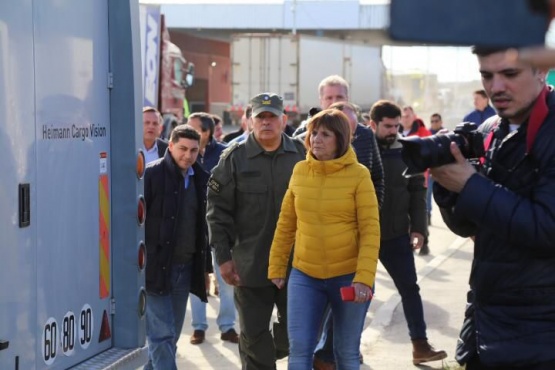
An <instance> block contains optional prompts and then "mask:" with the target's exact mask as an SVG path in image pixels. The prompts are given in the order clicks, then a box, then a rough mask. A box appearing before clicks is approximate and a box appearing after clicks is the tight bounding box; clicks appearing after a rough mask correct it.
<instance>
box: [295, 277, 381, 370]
mask: <svg viewBox="0 0 555 370" xmlns="http://www.w3.org/2000/svg"><path fill="white" fill-rule="evenodd" d="M353 278H354V274H348V275H342V276H337V277H334V278H330V279H316V278H313V277H310V276H308V275H306V274H304V273H303V272H301V271H299V270H297V269H295V268H293V270H292V271H291V275H290V276H289V281H288V286H287V289H288V295H287V317H288V325H287V328H288V331H289V343H290V347H289V367H288V370H310V369H312V358H313V353H314V348H315V347H316V343H317V341H318V334H319V331H320V326H321V323H322V319H323V317H324V311H325V310H326V306H327V305H328V304H329V306H330V308H331V315H332V317H333V330H334V339H333V347H334V354H335V358H336V361H337V368H338V369H341V370H354V369H356V370H358V369H359V368H360V364H359V347H360V335H361V333H362V329H363V327H364V320H365V318H366V312H367V311H368V306H369V305H370V302H366V303H353V302H344V301H343V300H342V299H341V293H340V289H341V287H344V286H349V285H351V284H352V282H353Z"/></svg>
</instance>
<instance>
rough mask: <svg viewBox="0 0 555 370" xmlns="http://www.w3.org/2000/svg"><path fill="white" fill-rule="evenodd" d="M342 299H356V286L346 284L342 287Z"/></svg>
mask: <svg viewBox="0 0 555 370" xmlns="http://www.w3.org/2000/svg"><path fill="white" fill-rule="evenodd" d="M340 291H341V299H342V300H344V301H354V300H355V287H354V286H352V285H351V286H344V287H342V288H341V289H340Z"/></svg>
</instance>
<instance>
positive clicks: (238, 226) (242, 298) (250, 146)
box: [207, 93, 305, 370]
mask: <svg viewBox="0 0 555 370" xmlns="http://www.w3.org/2000/svg"><path fill="white" fill-rule="evenodd" d="M251 104H252V117H253V132H252V133H251V134H250V135H249V136H248V138H247V139H246V140H245V141H244V142H242V143H236V144H233V145H232V146H230V147H229V148H228V149H226V150H225V151H224V152H223V153H222V156H221V158H220V162H219V163H218V165H217V166H216V167H215V168H214V170H213V172H212V177H211V179H210V181H209V183H208V213H207V220H208V224H209V234H210V244H212V245H213V246H214V248H215V254H216V262H217V264H218V265H219V267H220V272H221V274H222V277H223V278H224V280H225V281H226V282H227V283H228V284H230V285H233V286H234V299H235V306H236V308H237V311H238V313H239V319H240V325H241V333H240V338H239V353H240V356H241V363H242V368H243V369H244V370H255V369H256V370H266V369H267V370H274V369H275V360H276V358H281V357H285V356H287V354H288V341H287V332H286V326H285V323H286V314H287V309H286V302H287V297H286V290H285V288H284V289H281V290H280V289H278V288H277V287H276V286H275V285H274V284H272V282H271V281H270V280H268V278H267V276H268V258H269V253H270V246H271V244H272V239H273V236H274V230H275V226H276V223H277V220H278V217H279V212H280V210H281V203H282V200H283V196H284V195H285V191H286V190H287V186H288V183H289V178H290V177H291V174H292V172H293V167H294V166H295V164H296V163H297V162H299V161H301V160H303V159H305V149H304V145H303V144H302V143H301V142H300V141H296V140H293V139H291V138H289V137H288V136H286V135H285V134H283V128H284V126H285V124H286V121H285V119H284V116H283V99H282V98H281V97H280V96H278V95H275V94H271V93H264V94H259V95H257V96H255V97H254V98H253V99H252V100H251ZM274 306H277V310H278V319H279V322H280V323H281V324H282V325H278V326H276V325H274V333H273V334H274V336H273V337H272V333H271V332H270V330H269V326H270V320H271V316H272V312H273V309H274ZM278 337H279V338H278Z"/></svg>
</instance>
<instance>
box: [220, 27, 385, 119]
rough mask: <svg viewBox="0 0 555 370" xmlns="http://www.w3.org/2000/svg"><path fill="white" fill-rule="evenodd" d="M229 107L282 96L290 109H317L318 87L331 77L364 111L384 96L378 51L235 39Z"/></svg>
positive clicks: (273, 38)
mask: <svg viewBox="0 0 555 370" xmlns="http://www.w3.org/2000/svg"><path fill="white" fill-rule="evenodd" d="M231 54H232V57H231V58H232V76H233V83H232V89H233V105H234V106H236V107H237V106H244V105H246V104H248V102H249V99H250V98H251V97H252V96H254V95H256V94H258V93H260V92H275V93H278V94H280V95H281V96H283V98H284V100H285V106H286V107H289V109H290V110H298V111H299V112H301V113H307V112H308V110H309V109H310V108H311V107H313V106H318V105H319V103H318V84H319V83H320V81H321V80H322V79H323V78H325V77H327V76H329V75H333V74H338V75H340V76H342V77H344V78H345V79H346V80H347V81H348V82H349V84H350V88H351V93H350V95H351V96H350V98H351V101H352V102H353V103H356V104H358V105H360V106H361V107H362V108H363V109H365V110H367V109H369V108H370V106H371V105H372V104H373V103H374V102H375V101H376V100H378V99H380V98H381V97H382V96H384V92H385V91H384V88H385V87H384V82H383V81H384V75H385V68H384V65H383V63H382V59H381V48H380V47H376V46H370V45H364V44H360V43H356V42H350V41H345V40H337V39H329V38H323V37H315V36H308V35H281V34H236V35H234V36H233V37H232V42H231Z"/></svg>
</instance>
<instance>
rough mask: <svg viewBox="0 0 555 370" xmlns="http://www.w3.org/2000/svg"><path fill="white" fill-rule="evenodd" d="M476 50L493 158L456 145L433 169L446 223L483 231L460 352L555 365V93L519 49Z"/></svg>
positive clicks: (488, 359)
mask: <svg viewBox="0 0 555 370" xmlns="http://www.w3.org/2000/svg"><path fill="white" fill-rule="evenodd" d="M473 52H474V54H476V55H477V57H478V64H479V67H480V75H481V77H482V85H483V86H484V89H485V90H486V93H487V95H488V96H489V97H490V98H491V101H492V103H493V105H494V107H495V109H496V110H497V112H498V115H499V117H498V119H497V124H496V125H492V126H495V127H494V129H493V131H491V133H489V134H488V135H487V137H486V140H485V142H486V148H487V152H486V155H485V159H484V164H483V166H482V168H481V169H479V171H478V170H477V169H476V168H474V166H472V164H470V163H469V162H468V161H467V160H466V159H465V158H464V157H463V155H462V154H461V152H460V150H459V149H458V147H457V146H456V145H455V144H454V143H451V146H450V150H451V154H452V155H453V157H454V158H455V161H454V162H453V163H450V164H447V165H444V166H440V167H436V168H433V169H431V173H432V175H433V177H434V180H435V184H434V198H435V200H436V202H437V204H438V205H439V206H440V210H441V214H442V216H443V218H444V220H445V223H446V224H447V226H448V227H449V228H450V229H451V230H452V231H453V232H455V233H456V234H458V235H460V236H475V245H474V260H473V261H472V270H471V273H470V281H469V283H470V292H469V294H468V295H467V300H468V302H467V307H466V312H465V322H464V324H463V328H462V330H461V334H460V339H459V341H458V346H457V356H456V358H457V361H458V362H459V363H461V364H463V363H465V364H466V369H467V370H473V369H503V370H507V369H528V370H539V369H554V368H555V352H554V351H553V346H554V345H555V334H554V333H555V296H554V295H553V291H554V290H555V213H554V212H553V210H554V209H555V198H554V194H555V177H554V173H555V146H554V145H553V140H554V137H555V118H554V114H553V112H554V111H555V93H554V92H553V89H552V88H551V87H549V86H547V85H546V82H545V78H546V72H547V71H546V70H544V69H539V68H537V67H533V66H531V65H529V64H527V63H525V62H522V61H518V60H516V59H515V56H514V52H513V51H512V50H504V49H494V48H483V47H475V48H474V50H473ZM484 125H485V123H484ZM480 128H481V126H480Z"/></svg>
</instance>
